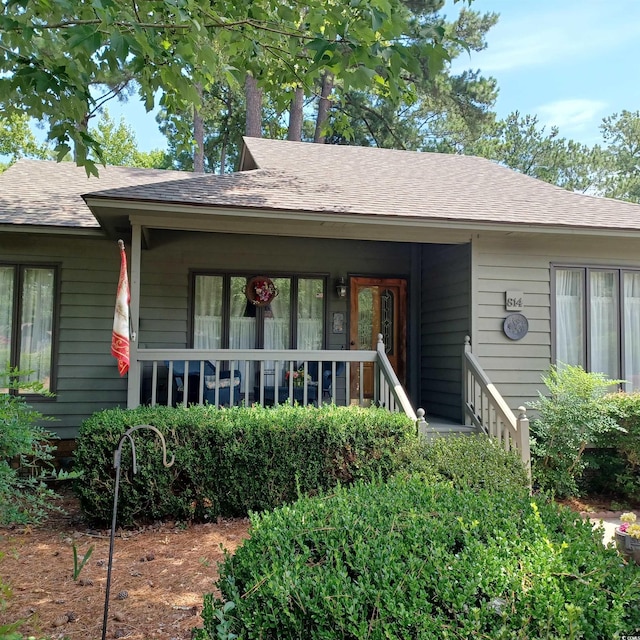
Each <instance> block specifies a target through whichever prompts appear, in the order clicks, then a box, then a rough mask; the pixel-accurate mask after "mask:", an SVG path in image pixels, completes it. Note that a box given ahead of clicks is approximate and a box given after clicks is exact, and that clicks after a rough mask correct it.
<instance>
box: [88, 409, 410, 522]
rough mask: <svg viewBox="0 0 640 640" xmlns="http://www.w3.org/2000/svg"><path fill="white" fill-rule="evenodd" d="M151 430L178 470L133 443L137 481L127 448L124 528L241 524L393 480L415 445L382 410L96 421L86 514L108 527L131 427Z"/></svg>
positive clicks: (116, 413) (142, 443)
mask: <svg viewBox="0 0 640 640" xmlns="http://www.w3.org/2000/svg"><path fill="white" fill-rule="evenodd" d="M139 424H152V425H154V426H155V427H157V428H158V429H159V430H160V431H161V432H162V433H163V435H164V436H165V437H166V440H167V447H168V449H169V452H170V453H171V454H174V455H175V464H174V465H173V466H172V467H171V468H169V469H166V468H164V467H163V466H162V455H161V450H160V442H159V439H158V438H157V437H155V436H154V434H153V433H152V432H150V431H139V432H137V433H135V434H134V436H133V437H134V438H135V442H136V452H137V463H138V473H137V474H136V475H133V474H132V472H131V460H132V456H131V452H130V450H129V445H128V444H126V443H125V448H124V449H123V456H122V480H121V485H120V498H119V505H118V521H119V523H121V524H123V525H130V524H132V523H136V522H141V521H150V520H160V519H167V518H170V519H173V520H181V521H190V520H198V521H202V520H206V519H208V518H215V517H217V516H219V515H223V516H243V515H247V514H248V513H249V512H250V511H260V510H263V509H271V508H273V507H276V506H280V505H282V504H283V503H286V502H291V501H293V500H295V499H296V498H297V497H298V495H299V494H300V493H302V494H306V493H313V492H315V491H318V490H320V489H326V488H329V487H332V486H335V485H336V484H337V483H338V482H341V483H350V482H353V481H354V480H357V479H363V478H372V477H375V476H378V475H381V476H382V477H388V476H389V475H390V474H391V473H393V472H394V471H395V470H396V469H397V467H398V464H399V457H398V452H399V451H400V450H402V449H404V448H407V447H409V448H410V447H412V446H415V445H416V443H417V436H416V434H415V425H414V424H413V423H412V421H411V420H409V419H408V418H406V416H404V415H401V414H391V413H389V412H388V411H385V410H383V409H374V408H370V409H362V408H359V407H335V406H333V405H326V406H323V407H321V408H314V407H298V406H296V407H290V406H282V407H278V408H275V409H273V408H270V409H265V408H262V407H252V408H245V407H234V408H229V409H216V408H212V407H208V406H193V407H189V408H188V409H185V408H182V407H180V408H170V407H140V408H138V409H135V410H131V411H125V410H121V409H114V410H108V411H103V412H101V413H97V414H95V415H94V416H92V417H91V418H89V419H88V420H86V421H85V422H84V424H83V425H82V427H81V429H80V435H79V438H78V444H77V450H76V453H75V465H76V466H75V468H76V469H77V470H78V471H81V472H82V480H81V481H80V482H78V483H77V484H76V492H77V495H78V496H79V498H80V503H81V506H82V509H83V511H84V513H85V514H86V515H87V516H88V517H89V518H91V519H92V520H94V521H97V522H101V523H109V522H110V521H111V512H112V503H113V487H114V477H115V472H114V469H113V454H114V451H115V449H116V447H117V443H118V441H119V439H120V437H121V436H122V434H123V433H124V432H125V431H126V429H127V428H129V427H131V426H135V425H139Z"/></svg>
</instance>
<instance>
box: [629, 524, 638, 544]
mask: <svg viewBox="0 0 640 640" xmlns="http://www.w3.org/2000/svg"><path fill="white" fill-rule="evenodd" d="M626 533H627V535H629V536H631V537H632V538H636V539H637V540H640V524H630V525H629V527H628V528H627V531H626Z"/></svg>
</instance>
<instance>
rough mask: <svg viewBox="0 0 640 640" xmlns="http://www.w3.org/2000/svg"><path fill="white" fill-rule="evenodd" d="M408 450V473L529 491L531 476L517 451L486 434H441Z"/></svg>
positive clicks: (462, 484)
mask: <svg viewBox="0 0 640 640" xmlns="http://www.w3.org/2000/svg"><path fill="white" fill-rule="evenodd" d="M414 451H416V449H415V448H412V449H410V450H409V455H413V458H412V459H411V460H409V461H408V462H407V465H406V468H407V470H408V471H409V472H420V473H422V474H423V475H424V476H425V479H426V480H427V481H430V482H442V481H446V482H450V483H451V484H452V485H453V486H455V487H471V488H476V489H487V490H489V491H506V492H507V493H517V492H519V493H522V492H527V493H528V492H529V478H528V476H527V472H526V470H525V467H524V465H523V464H522V458H521V457H520V454H519V453H518V452H517V451H505V450H504V448H503V447H502V446H501V445H500V444H499V443H498V442H497V441H496V440H494V439H493V438H489V437H487V436H485V435H483V434H478V435H468V436H467V435H465V436H447V437H439V438H436V439H434V440H432V441H430V442H427V443H423V444H421V445H420V446H419V447H418V448H417V455H416V454H415V453H414Z"/></svg>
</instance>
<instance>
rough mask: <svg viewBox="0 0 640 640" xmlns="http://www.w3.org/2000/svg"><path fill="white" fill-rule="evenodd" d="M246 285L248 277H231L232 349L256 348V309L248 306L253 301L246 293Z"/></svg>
mask: <svg viewBox="0 0 640 640" xmlns="http://www.w3.org/2000/svg"><path fill="white" fill-rule="evenodd" d="M246 286H247V279H246V278H238V277H234V278H231V307H230V310H231V312H230V315H231V317H230V325H229V348H230V349H255V348H256V318H255V309H251V307H249V306H248V305H250V304H251V303H250V302H249V301H248V300H247V296H246V295H245V287H246ZM249 314H250V315H249Z"/></svg>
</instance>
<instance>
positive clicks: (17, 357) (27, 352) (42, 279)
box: [0, 265, 57, 392]
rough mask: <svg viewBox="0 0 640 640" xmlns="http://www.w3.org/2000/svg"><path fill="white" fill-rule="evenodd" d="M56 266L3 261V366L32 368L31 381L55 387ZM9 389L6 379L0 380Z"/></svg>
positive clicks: (0, 292) (0, 315)
mask: <svg viewBox="0 0 640 640" xmlns="http://www.w3.org/2000/svg"><path fill="white" fill-rule="evenodd" d="M56 279H57V278H56V269H55V267H47V266H31V265H0V300H1V301H2V304H1V305H0V367H2V368H4V367H5V366H6V365H9V366H11V367H17V368H18V369H19V370H20V371H31V375H30V376H29V378H28V379H29V380H30V381H33V380H35V381H38V382H41V383H42V384H43V386H44V388H45V389H46V390H48V391H51V390H53V385H52V372H53V349H52V340H53V335H54V319H55V299H56ZM0 386H4V389H3V390H4V391H5V392H6V381H2V382H0Z"/></svg>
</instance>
